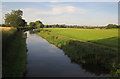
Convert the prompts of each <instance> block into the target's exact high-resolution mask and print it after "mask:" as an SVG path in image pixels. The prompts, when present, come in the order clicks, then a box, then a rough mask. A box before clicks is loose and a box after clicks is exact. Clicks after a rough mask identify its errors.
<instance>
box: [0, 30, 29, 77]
mask: <svg viewBox="0 0 120 79" xmlns="http://www.w3.org/2000/svg"><path fill="white" fill-rule="evenodd" d="M2 40H3V41H2V46H3V47H2V61H3V64H2V65H3V67H2V75H3V78H4V77H23V76H24V73H25V71H26V49H27V48H26V35H25V34H24V33H23V32H21V31H17V29H16V28H13V29H11V30H7V31H5V30H2Z"/></svg>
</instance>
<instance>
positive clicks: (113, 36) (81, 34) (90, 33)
mask: <svg viewBox="0 0 120 79" xmlns="http://www.w3.org/2000/svg"><path fill="white" fill-rule="evenodd" d="M45 29H47V30H50V31H51V32H53V33H54V34H58V35H63V36H67V37H70V38H72V39H76V40H83V41H90V42H95V43H98V44H103V45H107V46H112V47H117V46H118V29H77V28H76V29H75V28H45Z"/></svg>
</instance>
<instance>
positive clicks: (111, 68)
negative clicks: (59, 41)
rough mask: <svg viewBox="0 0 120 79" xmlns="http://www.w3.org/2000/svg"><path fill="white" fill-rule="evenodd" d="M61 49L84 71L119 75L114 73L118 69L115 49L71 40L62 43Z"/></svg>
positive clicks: (119, 67)
mask: <svg viewBox="0 0 120 79" xmlns="http://www.w3.org/2000/svg"><path fill="white" fill-rule="evenodd" d="M106 40H107V39H106ZM61 49H63V50H64V52H65V54H66V55H68V56H69V57H70V59H71V61H72V62H76V63H78V64H80V65H81V67H82V68H83V69H85V70H86V72H90V73H92V74H96V75H101V74H111V75H113V76H118V75H119V73H118V74H114V73H116V71H118V69H120V66H119V63H118V51H117V50H114V49H111V48H109V47H101V46H98V45H97V46H96V45H94V44H88V43H86V42H80V41H73V40H70V41H69V43H67V44H66V45H62V46H61Z"/></svg>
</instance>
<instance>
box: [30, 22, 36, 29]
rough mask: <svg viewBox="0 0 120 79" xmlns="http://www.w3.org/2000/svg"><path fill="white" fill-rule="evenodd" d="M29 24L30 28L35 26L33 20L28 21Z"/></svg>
mask: <svg viewBox="0 0 120 79" xmlns="http://www.w3.org/2000/svg"><path fill="white" fill-rule="evenodd" d="M29 26H30V27H31V28H37V27H36V24H35V22H30V23H29Z"/></svg>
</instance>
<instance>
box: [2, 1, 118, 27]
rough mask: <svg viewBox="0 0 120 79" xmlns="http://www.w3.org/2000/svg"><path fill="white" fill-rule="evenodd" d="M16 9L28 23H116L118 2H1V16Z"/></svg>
mask: <svg viewBox="0 0 120 79" xmlns="http://www.w3.org/2000/svg"><path fill="white" fill-rule="evenodd" d="M18 9H20V10H22V11H23V18H24V19H25V20H26V21H27V22H28V23H29V22H34V21H36V20H40V21H42V22H43V23H44V24H67V25H88V26H103V25H107V24H118V2H57V1H55V2H54V1H53V2H52V1H51V2H2V15H3V16H2V17H4V15H5V14H6V13H9V12H11V10H18ZM3 22H4V21H3Z"/></svg>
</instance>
